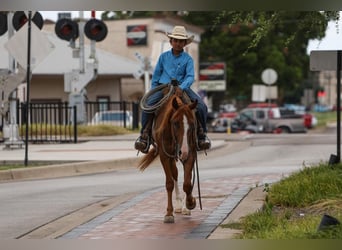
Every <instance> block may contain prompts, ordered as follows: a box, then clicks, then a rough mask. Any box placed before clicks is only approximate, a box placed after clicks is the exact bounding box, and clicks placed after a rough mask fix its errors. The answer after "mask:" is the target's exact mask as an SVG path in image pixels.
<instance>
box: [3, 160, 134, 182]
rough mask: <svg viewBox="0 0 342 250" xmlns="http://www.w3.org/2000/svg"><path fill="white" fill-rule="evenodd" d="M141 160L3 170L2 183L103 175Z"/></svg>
mask: <svg viewBox="0 0 342 250" xmlns="http://www.w3.org/2000/svg"><path fill="white" fill-rule="evenodd" d="M139 159H140V158H139V157H137V158H124V159H116V160H109V161H108V160H107V161H87V162H75V163H64V164H56V165H48V166H38V167H28V168H20V169H9V170H2V171H0V181H11V180H23V179H41V178H57V177H66V176H74V175H84V174H91V173H102V172H106V171H111V170H116V169H123V168H127V165H136V164H137V163H138V161H139Z"/></svg>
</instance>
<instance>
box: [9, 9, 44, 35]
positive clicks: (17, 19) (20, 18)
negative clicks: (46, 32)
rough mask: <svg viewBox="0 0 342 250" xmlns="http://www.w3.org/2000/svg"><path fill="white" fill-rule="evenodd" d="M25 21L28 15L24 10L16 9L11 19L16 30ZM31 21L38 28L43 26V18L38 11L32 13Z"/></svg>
mask: <svg viewBox="0 0 342 250" xmlns="http://www.w3.org/2000/svg"><path fill="white" fill-rule="evenodd" d="M27 21H28V17H27V16H26V14H25V12H24V11H16V12H15V13H14V15H13V19H12V24H13V28H14V29H15V30H16V31H18V30H19V29H20V28H21V27H22V26H23V25H24V24H25V23H26V22H27ZM32 22H33V23H34V24H35V25H37V27H38V28H39V29H42V28H43V24H44V20H43V17H42V15H41V14H40V13H39V12H38V11H37V12H35V14H34V15H33V17H32Z"/></svg>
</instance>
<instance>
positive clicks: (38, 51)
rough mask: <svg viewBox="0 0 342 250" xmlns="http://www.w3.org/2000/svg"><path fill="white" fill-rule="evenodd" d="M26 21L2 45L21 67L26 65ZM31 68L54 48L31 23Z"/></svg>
mask: <svg viewBox="0 0 342 250" xmlns="http://www.w3.org/2000/svg"><path fill="white" fill-rule="evenodd" d="M27 26H28V23H26V24H25V25H24V26H23V27H22V28H21V29H20V30H19V31H17V32H16V33H15V34H14V35H13V36H12V37H11V38H10V39H9V40H8V41H7V42H6V43H5V44H4V47H5V48H6V49H7V50H8V52H9V53H10V55H11V56H12V57H13V58H14V59H15V60H16V61H17V62H18V63H19V64H20V65H21V66H22V67H23V68H26V66H27V51H28V41H27V36H28V30H27ZM31 32H32V35H31V65H30V68H31V70H32V69H33V68H34V67H35V66H37V65H38V64H39V63H40V62H41V61H42V60H43V59H45V57H46V56H48V54H49V53H50V52H51V51H52V50H53V49H54V45H53V44H52V43H51V42H50V41H49V40H48V39H47V37H46V36H45V35H44V34H43V33H42V32H41V31H40V30H39V29H38V27H37V26H36V25H35V24H34V23H32V24H31Z"/></svg>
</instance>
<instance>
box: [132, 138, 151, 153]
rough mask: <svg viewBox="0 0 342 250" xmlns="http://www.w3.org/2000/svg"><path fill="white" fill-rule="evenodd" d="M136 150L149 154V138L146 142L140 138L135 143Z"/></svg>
mask: <svg viewBox="0 0 342 250" xmlns="http://www.w3.org/2000/svg"><path fill="white" fill-rule="evenodd" d="M134 148H135V149H136V150H138V151H140V152H142V153H144V154H147V153H148V150H149V149H150V139H149V137H147V139H146V140H145V139H143V138H142V137H141V136H139V137H138V139H136V141H135V143H134Z"/></svg>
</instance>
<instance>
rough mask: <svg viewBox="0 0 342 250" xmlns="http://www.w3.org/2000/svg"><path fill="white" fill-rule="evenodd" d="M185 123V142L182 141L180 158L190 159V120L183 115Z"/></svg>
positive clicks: (183, 159)
mask: <svg viewBox="0 0 342 250" xmlns="http://www.w3.org/2000/svg"><path fill="white" fill-rule="evenodd" d="M183 124H184V134H183V142H182V147H181V155H180V160H181V161H186V159H188V154H189V144H188V141H189V140H188V129H189V122H188V119H187V117H186V116H185V115H184V116H183Z"/></svg>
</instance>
